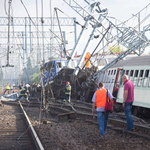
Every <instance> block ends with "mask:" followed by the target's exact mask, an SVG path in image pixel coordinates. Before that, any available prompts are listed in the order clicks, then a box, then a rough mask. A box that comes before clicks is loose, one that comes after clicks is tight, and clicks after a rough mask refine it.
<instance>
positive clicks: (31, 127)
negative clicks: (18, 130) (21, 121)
mask: <svg viewBox="0 0 150 150" xmlns="http://www.w3.org/2000/svg"><path fill="white" fill-rule="evenodd" d="M19 105H20V107H21V109H22V112H23V113H24V115H25V118H26V120H27V123H28V126H29V127H30V129H31V133H32V138H33V139H34V143H35V145H36V147H37V150H44V147H43V145H42V143H41V141H40V139H39V138H38V135H37V133H36V132H35V130H34V128H33V126H32V124H31V122H30V120H29V118H28V116H27V114H26V112H25V110H24V108H23V106H22V104H21V102H20V101H19Z"/></svg>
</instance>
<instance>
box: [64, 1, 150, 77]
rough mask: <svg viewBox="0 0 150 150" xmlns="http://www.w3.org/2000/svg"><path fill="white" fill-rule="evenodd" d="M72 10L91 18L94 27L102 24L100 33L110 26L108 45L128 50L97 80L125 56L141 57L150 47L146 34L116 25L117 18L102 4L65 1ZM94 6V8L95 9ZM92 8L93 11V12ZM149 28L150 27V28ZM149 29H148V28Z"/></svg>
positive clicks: (107, 37) (107, 66)
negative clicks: (118, 45) (115, 44)
mask: <svg viewBox="0 0 150 150" xmlns="http://www.w3.org/2000/svg"><path fill="white" fill-rule="evenodd" d="M64 1H65V2H66V3H67V4H68V5H69V6H70V7H71V8H72V9H74V10H75V11H76V12H77V13H78V14H79V15H80V16H81V17H83V18H84V20H86V18H91V19H90V20H89V21H90V22H91V23H92V24H93V26H94V25H95V24H97V23H99V24H101V26H99V28H97V30H99V31H100V33H103V32H102V31H105V30H106V29H107V28H108V27H109V26H110V25H111V30H109V31H108V33H107V35H106V37H105V39H106V40H107V44H108V43H112V42H114V41H117V42H118V43H120V44H122V45H123V46H125V47H126V48H127V51H125V52H124V53H123V54H121V55H120V56H118V58H116V59H115V60H113V61H112V62H110V63H109V64H107V65H106V66H105V67H104V68H102V69H101V70H100V71H98V72H97V73H96V74H94V76H93V78H94V79H95V78H96V77H97V76H98V74H99V73H103V72H104V71H105V70H107V69H108V68H109V67H111V66H112V65H114V64H115V63H117V62H118V61H119V60H121V59H123V58H124V57H125V56H127V55H128V54H130V53H131V52H134V53H136V54H137V55H139V56H140V55H141V54H142V53H143V52H144V50H145V47H146V46H148V45H149V43H150V41H149V40H148V38H147V37H146V36H145V34H144V32H138V31H137V30H135V29H134V28H132V27H127V26H126V25H125V24H124V23H122V22H120V23H119V24H116V19H115V17H113V16H111V15H110V14H109V13H107V14H106V13H105V12H106V10H107V8H104V7H103V6H102V5H101V4H100V2H98V1H97V2H95V1H94V3H92V2H93V1H92V0H72V1H70V0H64ZM93 5H94V8H93ZM91 8H93V10H92V11H91ZM98 14H99V15H101V19H98V18H97V16H99V15H98ZM148 27H149V26H148ZM148 27H147V28H148Z"/></svg>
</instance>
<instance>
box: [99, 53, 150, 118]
mask: <svg viewBox="0 0 150 150" xmlns="http://www.w3.org/2000/svg"><path fill="white" fill-rule="evenodd" d="M124 74H126V75H128V78H129V79H130V80H131V81H132V82H133V83H134V87H135V88H134V103H133V106H134V107H133V112H134V114H135V115H137V114H144V115H147V116H149V115H150V55H144V56H137V57H133V58H131V59H129V60H123V61H120V62H118V63H117V64H115V65H113V66H112V67H111V68H109V69H108V70H107V71H105V72H104V73H103V74H101V75H100V76H99V77H98V79H97V82H98V83H99V82H100V81H102V82H104V83H105V87H106V88H107V89H109V90H110V92H111V93H112V94H113V95H114V96H115V97H116V99H117V103H122V102H123V88H124V85H123V82H122V78H121V77H122V76H123V75H124Z"/></svg>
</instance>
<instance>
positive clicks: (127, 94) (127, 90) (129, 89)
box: [122, 75, 134, 130]
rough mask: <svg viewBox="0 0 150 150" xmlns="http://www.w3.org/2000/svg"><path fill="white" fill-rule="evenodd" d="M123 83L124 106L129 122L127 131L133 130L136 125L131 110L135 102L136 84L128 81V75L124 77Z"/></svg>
mask: <svg viewBox="0 0 150 150" xmlns="http://www.w3.org/2000/svg"><path fill="white" fill-rule="evenodd" d="M122 81H123V82H124V93H123V104H122V107H123V108H124V113H125V116H126V120H127V129H125V130H133V129H134V124H133V119H132V116H131V108H132V104H133V101H134V84H133V83H132V82H131V81H130V80H129V79H128V76H127V75H123V76H122Z"/></svg>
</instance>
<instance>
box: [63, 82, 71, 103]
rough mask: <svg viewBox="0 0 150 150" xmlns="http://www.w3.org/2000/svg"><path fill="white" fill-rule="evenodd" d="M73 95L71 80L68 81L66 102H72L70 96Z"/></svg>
mask: <svg viewBox="0 0 150 150" xmlns="http://www.w3.org/2000/svg"><path fill="white" fill-rule="evenodd" d="M70 97H71V85H70V82H69V81H67V82H66V88H65V96H64V102H66V101H67V102H69V103H70V99H71V98H70Z"/></svg>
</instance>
